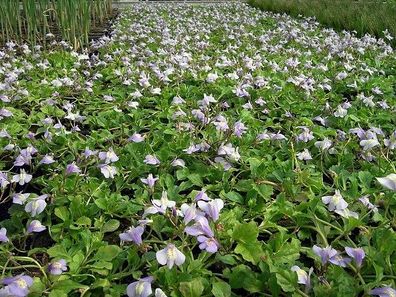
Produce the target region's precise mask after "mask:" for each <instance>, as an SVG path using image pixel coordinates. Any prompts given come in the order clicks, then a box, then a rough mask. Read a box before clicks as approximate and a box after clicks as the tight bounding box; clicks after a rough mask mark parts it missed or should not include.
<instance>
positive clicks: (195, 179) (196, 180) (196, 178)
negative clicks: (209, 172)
mask: <svg viewBox="0 0 396 297" xmlns="http://www.w3.org/2000/svg"><path fill="white" fill-rule="evenodd" d="M187 178H188V180H189V181H190V182H192V183H193V185H195V186H199V187H203V186H204V183H203V181H202V177H201V176H200V175H199V174H197V173H192V174H189V175H188V176H187Z"/></svg>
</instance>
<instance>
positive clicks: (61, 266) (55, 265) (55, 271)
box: [48, 259, 67, 275]
mask: <svg viewBox="0 0 396 297" xmlns="http://www.w3.org/2000/svg"><path fill="white" fill-rule="evenodd" d="M66 263H67V262H66V260H65V259H60V260H58V261H54V262H52V263H51V264H49V265H48V271H49V273H50V274H52V275H60V274H62V273H63V272H64V271H67V266H66Z"/></svg>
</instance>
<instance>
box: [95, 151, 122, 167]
mask: <svg viewBox="0 0 396 297" xmlns="http://www.w3.org/2000/svg"><path fill="white" fill-rule="evenodd" d="M99 159H100V160H102V161H104V162H105V163H107V164H108V163H114V162H117V161H118V156H117V155H116V154H115V152H114V151H113V149H112V148H110V149H109V151H107V152H100V153H99Z"/></svg>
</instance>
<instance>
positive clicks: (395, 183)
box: [377, 173, 396, 191]
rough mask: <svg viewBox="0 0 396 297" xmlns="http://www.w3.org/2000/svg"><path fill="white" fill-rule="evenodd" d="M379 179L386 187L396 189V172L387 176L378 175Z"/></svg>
mask: <svg viewBox="0 0 396 297" xmlns="http://www.w3.org/2000/svg"><path fill="white" fill-rule="evenodd" d="M377 180H378V182H379V183H380V184H381V185H383V186H384V187H385V188H387V189H389V190H392V191H396V173H391V174H389V175H387V176H385V177H377Z"/></svg>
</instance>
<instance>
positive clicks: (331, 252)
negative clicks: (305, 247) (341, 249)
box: [312, 245, 337, 265]
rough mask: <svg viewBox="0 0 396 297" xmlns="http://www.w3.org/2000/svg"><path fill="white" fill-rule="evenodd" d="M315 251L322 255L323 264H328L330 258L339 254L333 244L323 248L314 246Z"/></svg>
mask: <svg viewBox="0 0 396 297" xmlns="http://www.w3.org/2000/svg"><path fill="white" fill-rule="evenodd" d="M312 250H313V252H314V253H315V254H316V255H318V256H319V257H320V259H321V260H322V264H323V265H324V264H326V263H327V262H328V261H329V259H330V258H332V257H334V256H335V255H337V251H336V250H335V249H333V248H332V247H331V246H327V247H325V248H321V247H319V246H317V245H314V246H313V247H312Z"/></svg>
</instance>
